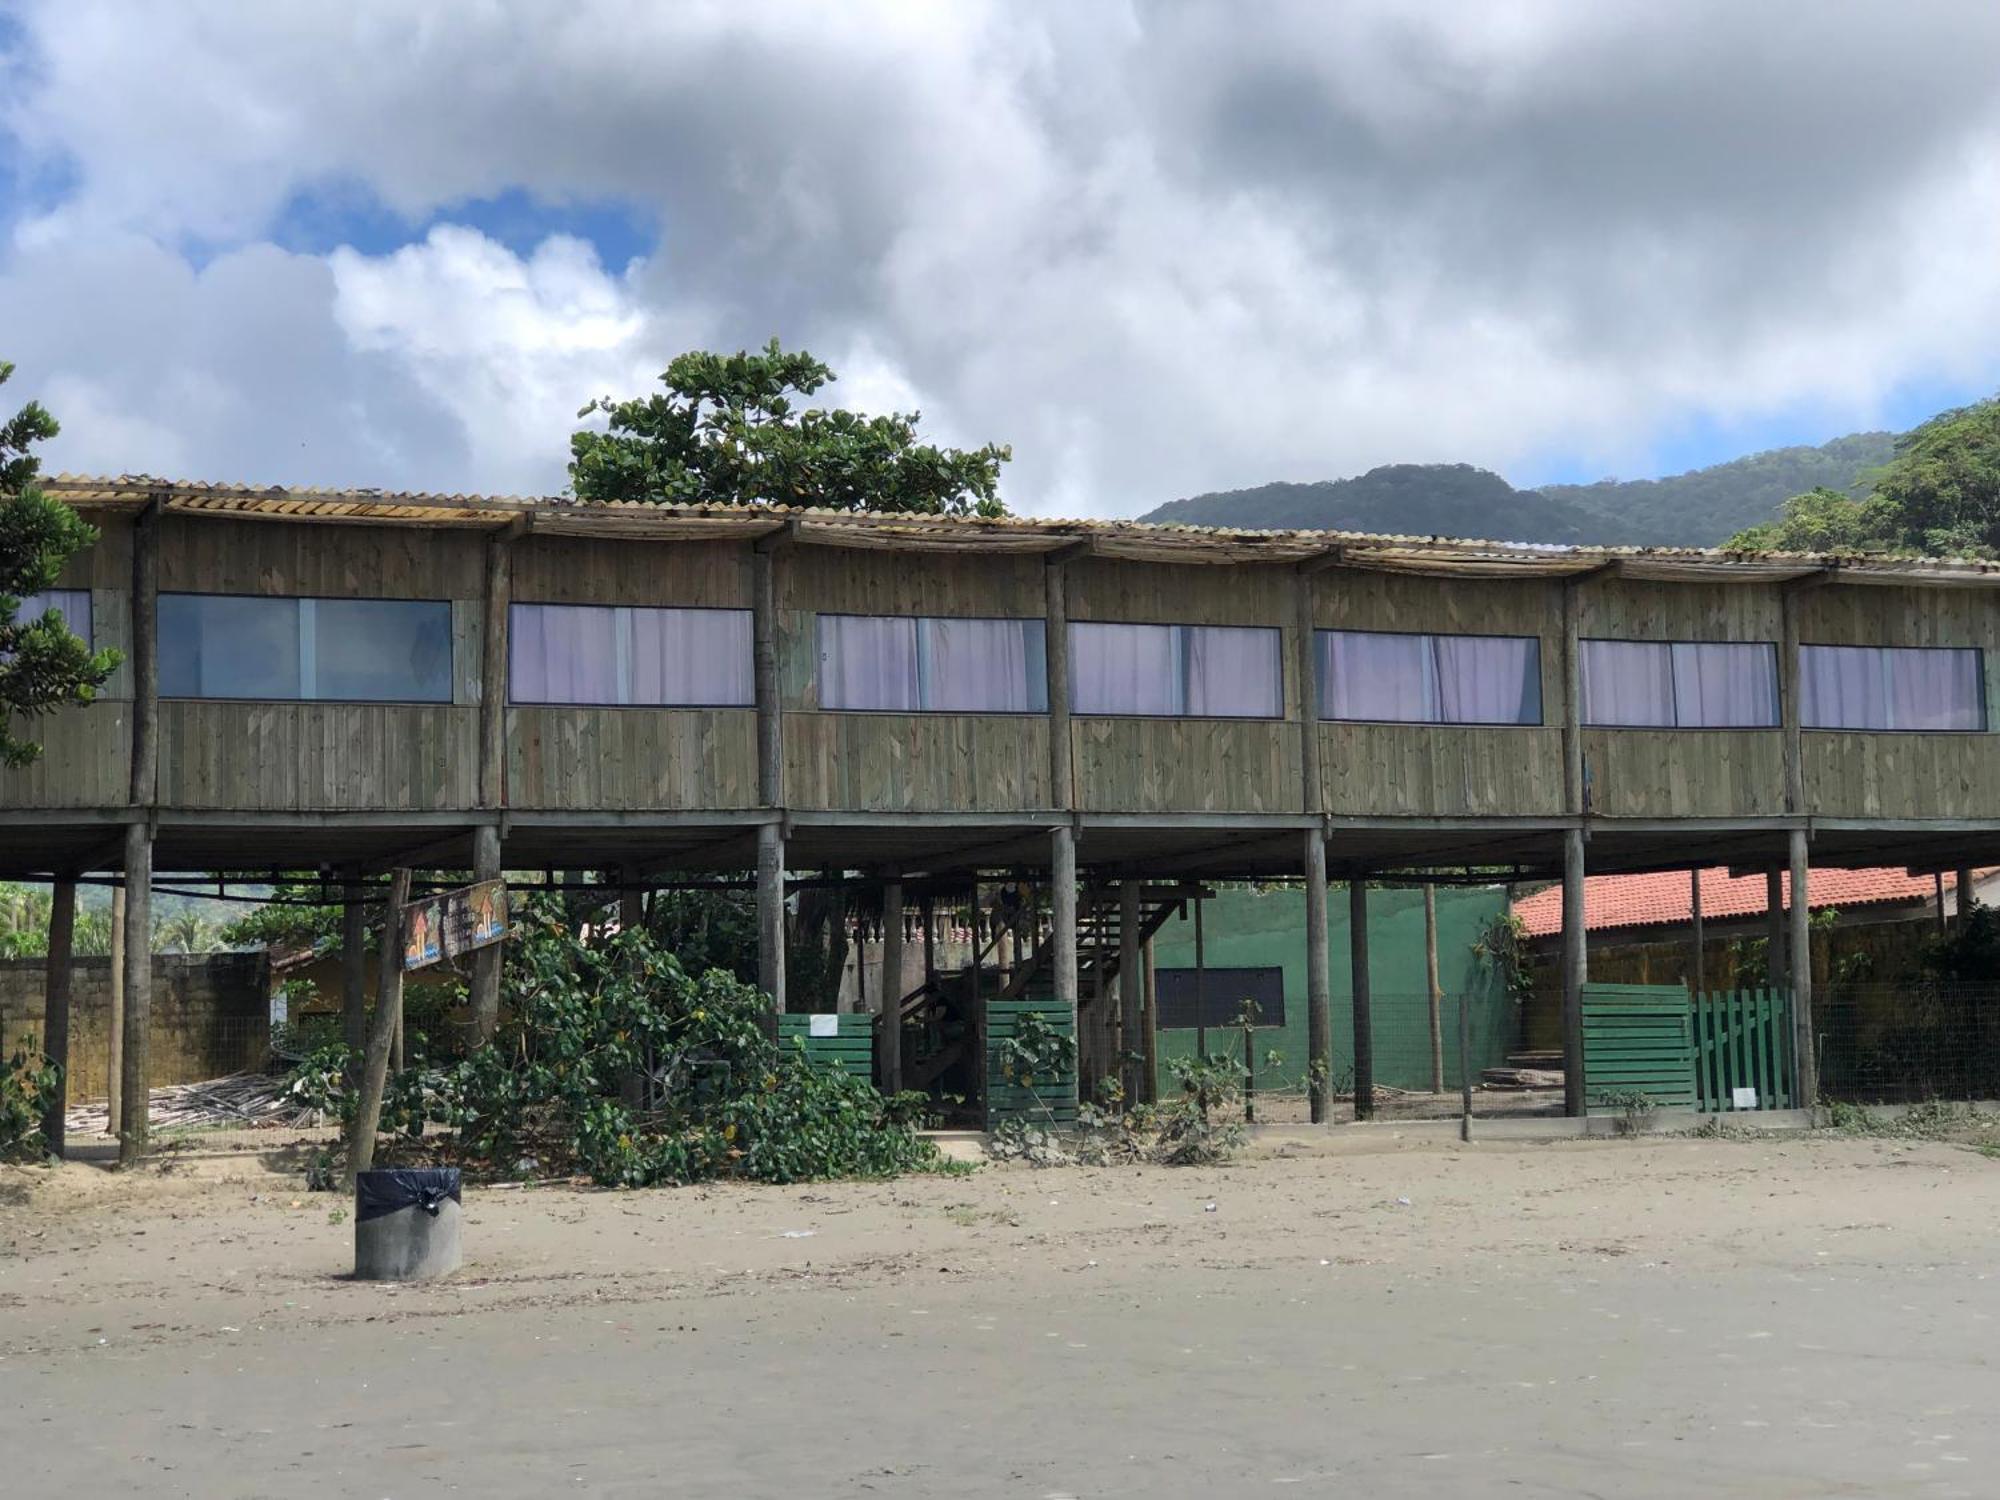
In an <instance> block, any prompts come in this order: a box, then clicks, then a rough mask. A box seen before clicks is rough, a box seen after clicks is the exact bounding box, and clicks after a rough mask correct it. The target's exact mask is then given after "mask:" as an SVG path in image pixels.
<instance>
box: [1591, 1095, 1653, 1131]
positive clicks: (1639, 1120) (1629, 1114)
mask: <svg viewBox="0 0 2000 1500" xmlns="http://www.w3.org/2000/svg"><path fill="white" fill-rule="evenodd" d="M1590 1102H1591V1103H1592V1104H1598V1105H1602V1106H1603V1107H1604V1108H1606V1109H1615V1110H1617V1111H1618V1115H1617V1120H1616V1129H1617V1131H1618V1133H1619V1134H1620V1135H1637V1134H1638V1133H1639V1132H1640V1131H1641V1130H1642V1129H1644V1128H1645V1125H1646V1122H1647V1121H1648V1120H1650V1119H1652V1118H1653V1110H1654V1108H1655V1105H1654V1102H1653V1096H1652V1095H1650V1094H1648V1093H1645V1092H1643V1091H1642V1090H1639V1089H1593V1090H1592V1091H1591V1095H1590Z"/></svg>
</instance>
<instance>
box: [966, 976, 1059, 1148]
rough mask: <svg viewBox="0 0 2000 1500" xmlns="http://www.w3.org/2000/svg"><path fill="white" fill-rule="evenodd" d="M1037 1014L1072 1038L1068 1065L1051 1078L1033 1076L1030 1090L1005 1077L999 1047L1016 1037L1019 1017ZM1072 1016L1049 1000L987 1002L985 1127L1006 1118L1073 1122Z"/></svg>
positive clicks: (1031, 1121)
mask: <svg viewBox="0 0 2000 1500" xmlns="http://www.w3.org/2000/svg"><path fill="white" fill-rule="evenodd" d="M1030 1012H1032V1013H1034V1014H1036V1015H1039V1016H1041V1017H1042V1018H1043V1019H1044V1020H1046V1021H1047V1022H1048V1023H1049V1024H1050V1025H1051V1026H1053V1027H1054V1028H1055V1029H1056V1030H1057V1031H1059V1032H1061V1033H1062V1034H1063V1035H1065V1036H1067V1037H1068V1038H1069V1039H1070V1042H1071V1046H1070V1061H1069V1067H1068V1068H1067V1070H1065V1071H1064V1072H1063V1073H1062V1074H1060V1075H1059V1076H1057V1077H1053V1078H1039V1077H1038V1078H1036V1079H1035V1080H1034V1083H1033V1086H1032V1087H1023V1086H1022V1085H1021V1084H1020V1083H1019V1082H1018V1081H1016V1080H1013V1079H1009V1078H1008V1077H1007V1076H1006V1074H1005V1072H1004V1070H1003V1069H1002V1067H1001V1063H1000V1047H1001V1043H1003V1042H1005V1041H1006V1040H1007V1039H1008V1038H1009V1037H1011V1036H1013V1035H1014V1034H1015V1031H1016V1030H1017V1028H1018V1027H1019V1026H1020V1023H1021V1017H1023V1016H1025V1015H1027V1014H1029V1013H1030ZM1075 1042H1076V1018H1075V1017H1074V1016H1072V1015H1071V1014H1070V1009H1069V1007H1068V1006H1067V1005H1065V1004H1063V1003H1062V1002H1061V1001H1060V1000H1057V999H1055V998H1054V997H1052V996H1049V997H1033V996H1031V997H1030V998H1028V999H1025V1000H990V1001H988V1002H987V1005H986V1128H987V1129H988V1130H991V1129H992V1128H993V1127H994V1126H995V1125H997V1124H999V1123H1000V1122H1001V1121H1002V1120H1006V1119H1019V1120H1027V1121H1029V1122H1030V1123H1036V1124H1043V1125H1048V1124H1058V1125H1071V1124H1074V1123H1075V1122H1076V1047H1075Z"/></svg>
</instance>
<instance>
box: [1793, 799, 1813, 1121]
mask: <svg viewBox="0 0 2000 1500" xmlns="http://www.w3.org/2000/svg"><path fill="white" fill-rule="evenodd" d="M1789 852H1790V854H1791V866H1792V906H1791V937H1792V941H1791V949H1792V952H1791V977H1792V1024H1793V1026H1794V1027H1795V1028H1796V1030H1797V1033H1798V1036H1797V1052H1798V1059H1799V1062H1798V1075H1799V1104H1800V1106H1801V1107H1803V1108H1805V1109H1813V1108H1815V1107H1817V1105H1818V1104H1819V1051H1818V1043H1819V1038H1818V1035H1817V1030H1816V1028H1815V1027H1814V1025H1813V973H1812V890H1811V872H1810V871H1809V870H1808V869H1807V868H1806V833H1805V830H1804V829H1803V828H1795V829H1793V830H1792V835H1791V849H1790V851H1789Z"/></svg>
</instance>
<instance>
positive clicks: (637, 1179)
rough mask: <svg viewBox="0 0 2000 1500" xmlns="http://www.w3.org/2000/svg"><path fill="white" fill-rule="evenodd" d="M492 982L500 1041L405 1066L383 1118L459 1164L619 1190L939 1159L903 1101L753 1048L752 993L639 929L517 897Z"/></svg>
mask: <svg viewBox="0 0 2000 1500" xmlns="http://www.w3.org/2000/svg"><path fill="white" fill-rule="evenodd" d="M503 983H504V988H505V994H504V997H503V1000H504V1005H503V1008H504V1010H505V1013H506V1014H507V1016H508V1018H509V1019H508V1022H507V1025H506V1026H505V1027H504V1028H503V1030H502V1032H501V1035H500V1036H499V1037H498V1038H496V1039H495V1040H494V1041H493V1042H491V1043H488V1044H487V1045H485V1046H482V1047H480V1048H478V1049H477V1050H476V1051H474V1052H473V1053H472V1054H471V1055H470V1056H468V1057H466V1058H465V1059H464V1060H463V1061H461V1062H458V1063H455V1064H452V1065H449V1066H445V1067H432V1068H416V1069H412V1070H411V1071H410V1072H409V1073H407V1074H406V1075H405V1076H404V1078H402V1079H400V1080H398V1092H397V1094H396V1095H395V1096H393V1097H392V1098H391V1100H390V1101H389V1103H388V1104H387V1105H385V1108H384V1120H385V1122H394V1121H401V1122H404V1123H406V1124H410V1123H414V1121H415V1120H416V1119H418V1118H422V1119H428V1120H431V1121H434V1122H436V1123H439V1124H443V1125H447V1126H450V1127H451V1128H452V1129H453V1130H455V1131H456V1132H457V1136H458V1146H459V1148H460V1150H461V1151H463V1152H464V1153H466V1154H469V1155H471V1156H474V1157H482V1158H486V1159H488V1160H491V1161H494V1162H499V1163H503V1164H511V1163H512V1162H514V1161H515V1160H517V1159H519V1158H520V1157H522V1156H532V1157H534V1158H535V1159H536V1160H538V1161H541V1162H546V1163H551V1164H556V1165H562V1166H567V1167H569V1168H571V1169H573V1170H576V1171H580V1172H583V1173H586V1174H588V1175H589V1176H590V1177H592V1178H593V1179H594V1180H596V1181H598V1182H601V1183H606V1184H611V1185H620V1186H635V1187H636V1186H643V1185H647V1184H652V1183H660V1182H695V1181H700V1180H703V1179H706V1178H712V1177H741V1178H749V1179H754V1180H756V1181H761V1182H798V1181H804V1180H807V1179H812V1178H826V1177H882V1176H889V1175H893V1174H895V1173H898V1172H906V1171H915V1170H929V1169H936V1168H937V1167H938V1166H939V1158H938V1156H937V1152H936V1149H935V1148H934V1147H933V1146H932V1145H931V1144H930V1143H929V1142H928V1141H925V1140H923V1139H922V1138H921V1137H919V1136H918V1135H916V1133H915V1132H914V1130H913V1128H912V1116H911V1113H910V1101H909V1100H907V1099H900V1098H899V1099H895V1100H888V1099H884V1098H883V1097H882V1095H881V1094H879V1093H878V1092H876V1090H875V1089H874V1088H873V1087H871V1086H870V1085H868V1084H866V1083H863V1082H860V1081H858V1080H856V1079H853V1078H850V1077H848V1076H847V1075H846V1074H844V1073H842V1072H839V1071H837V1070H832V1069H822V1068H817V1067H814V1066H813V1065H812V1064H810V1063H809V1062H807V1060H806V1056H805V1052H804V1049H803V1048H802V1047H800V1046H798V1045H796V1044H793V1045H789V1046H781V1045H780V1044H778V1043H777V1042H775V1041H773V1040H772V1039H771V1038H770V1036H769V1034H768V1032H767V1030H766V1023H767V1020H768V1012H769V1001H768V999H767V998H766V997H765V996H763V995H762V994H760V993H759V992H758V991H756V990H754V989H752V988H751V987H749V986H748V985H745V984H743V983H742V982H741V981H740V980H738V979H736V978H735V977H733V976H732V975H730V974H727V973H725V972H723V971H721V970H710V971H709V972H707V973H705V974H703V975H701V976H699V977H695V976H692V975H690V974H689V973H688V972H687V971H686V970H685V969H683V968H682V966H681V965H680V963H679V962H678V961H677V960H676V959H675V958H674V957H673V956H672V955H671V954H668V953H666V952H664V951H663V950H662V949H660V948H659V947H658V946H657V945H656V944H655V943H654V942H653V941H652V940H651V939H650V938H649V937H648V936H647V935H646V934H645V933H643V932H638V931H634V932H629V933H620V934H618V935H617V936H616V937H615V938H613V939H611V940H609V941H607V942H603V943H586V942H584V941H583V940H582V939H581V938H580V937H579V936H578V935H577V933H576V932H575V931H574V930H573V929H572V928H571V927H570V926H569V925H568V924H567V922H566V921H564V920H563V917H562V913H561V910H560V906H559V904H558V903H555V902H550V901H537V902H531V903H530V904H529V905H528V907H527V909H526V910H525V911H523V912H520V913H518V914H517V936H516V938H515V939H514V940H513V941H512V942H510V944H509V949H508V954H507V967H506V969H505V973H504V981H503ZM638 1081H643V1084H642V1087H640V1088H638V1089H634V1088H633V1087H632V1085H633V1084H634V1083H635V1082H638ZM634 1094H643V1095H645V1096H646V1097H645V1098H644V1099H643V1100H642V1101H640V1102H634V1101H633V1097H632V1096H633V1095H634Z"/></svg>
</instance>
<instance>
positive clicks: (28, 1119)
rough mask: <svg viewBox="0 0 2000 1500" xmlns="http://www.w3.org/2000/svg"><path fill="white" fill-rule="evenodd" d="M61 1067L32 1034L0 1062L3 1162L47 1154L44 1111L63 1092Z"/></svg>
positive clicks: (37, 1158) (1, 1153)
mask: <svg viewBox="0 0 2000 1500" xmlns="http://www.w3.org/2000/svg"><path fill="white" fill-rule="evenodd" d="M62 1086H63V1081H62V1069H61V1068H58V1067H57V1066H56V1065H55V1064H54V1063H52V1062H50V1061H49V1060H48V1057H47V1056H46V1055H45V1054H44V1053H43V1052H42V1049H41V1046H40V1044H39V1043H37V1042H36V1041H35V1039H34V1038H33V1037H32V1036H24V1037H22V1038H21V1040H20V1043H19V1045H18V1046H16V1047H15V1048H14V1054H13V1056H11V1057H9V1058H8V1059H7V1060H6V1062H5V1063H4V1064H0V1161H39V1160H40V1159H42V1158H43V1157H45V1156H46V1155H48V1147H47V1143H46V1142H45V1141H44V1140H43V1139H42V1111H43V1110H44V1109H46V1108H47V1107H48V1102H49V1100H51V1099H53V1098H57V1097H59V1096H60V1095H61V1092H62Z"/></svg>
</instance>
